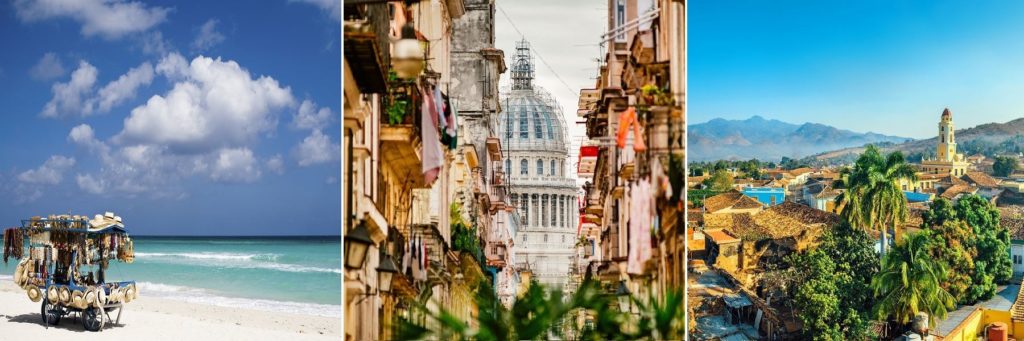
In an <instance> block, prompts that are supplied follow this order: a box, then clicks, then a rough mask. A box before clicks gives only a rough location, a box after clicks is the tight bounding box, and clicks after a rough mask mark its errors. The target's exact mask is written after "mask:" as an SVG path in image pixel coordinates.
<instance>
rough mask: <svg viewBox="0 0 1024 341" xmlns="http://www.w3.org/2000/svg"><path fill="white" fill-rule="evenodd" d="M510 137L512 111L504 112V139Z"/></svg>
mask: <svg viewBox="0 0 1024 341" xmlns="http://www.w3.org/2000/svg"><path fill="white" fill-rule="evenodd" d="M510 139H512V113H507V114H505V140H506V141H508V140H510Z"/></svg>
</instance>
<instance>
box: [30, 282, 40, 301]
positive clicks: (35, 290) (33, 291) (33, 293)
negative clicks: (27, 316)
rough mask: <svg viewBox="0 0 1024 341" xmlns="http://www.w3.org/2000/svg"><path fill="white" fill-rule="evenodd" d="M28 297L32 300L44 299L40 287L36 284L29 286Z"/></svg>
mask: <svg viewBox="0 0 1024 341" xmlns="http://www.w3.org/2000/svg"><path fill="white" fill-rule="evenodd" d="M28 299H30V300H32V302H39V300H41V299H43V293H41V292H39V287H37V286H34V285H30V286H29V287H28Z"/></svg>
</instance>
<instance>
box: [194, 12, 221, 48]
mask: <svg viewBox="0 0 1024 341" xmlns="http://www.w3.org/2000/svg"><path fill="white" fill-rule="evenodd" d="M217 23H218V21H217V20H216V19H210V20H207V21H206V23H203V26H200V27H199V34H198V35H196V39H195V40H193V41H192V50H195V51H206V50H209V49H210V48H211V47H213V46H215V45H217V44H220V43H222V42H224V35H223V34H221V33H220V32H218V31H217Z"/></svg>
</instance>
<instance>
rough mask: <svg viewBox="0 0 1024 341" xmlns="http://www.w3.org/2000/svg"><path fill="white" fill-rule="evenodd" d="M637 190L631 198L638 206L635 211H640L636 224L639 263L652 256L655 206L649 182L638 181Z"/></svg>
mask: <svg viewBox="0 0 1024 341" xmlns="http://www.w3.org/2000/svg"><path fill="white" fill-rule="evenodd" d="M637 188H638V191H637V193H634V197H633V200H635V201H636V202H637V203H638V204H639V205H640V207H638V208H637V212H638V213H640V217H639V218H640V219H639V222H638V224H639V225H640V226H639V229H640V245H641V248H640V263H641V264H643V263H646V262H647V261H648V260H650V259H651V257H653V246H652V245H651V239H652V238H651V230H652V226H651V225H652V224H653V223H654V217H655V215H657V213H658V212H657V208H656V207H657V206H656V205H655V201H654V200H655V199H654V193H653V191H652V188H653V187H652V186H651V183H650V182H648V181H647V180H645V179H641V180H640V181H638V186H637Z"/></svg>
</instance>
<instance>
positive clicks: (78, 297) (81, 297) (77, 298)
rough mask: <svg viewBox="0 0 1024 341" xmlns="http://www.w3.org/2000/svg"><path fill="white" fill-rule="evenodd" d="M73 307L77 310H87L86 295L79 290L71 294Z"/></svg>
mask: <svg viewBox="0 0 1024 341" xmlns="http://www.w3.org/2000/svg"><path fill="white" fill-rule="evenodd" d="M71 306H72V307H75V308H80V309H81V308H85V294H83V293H82V292H81V291H79V290H75V291H73V292H71Z"/></svg>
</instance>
